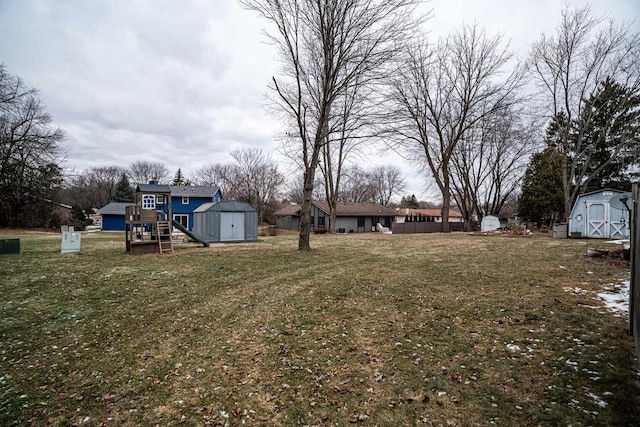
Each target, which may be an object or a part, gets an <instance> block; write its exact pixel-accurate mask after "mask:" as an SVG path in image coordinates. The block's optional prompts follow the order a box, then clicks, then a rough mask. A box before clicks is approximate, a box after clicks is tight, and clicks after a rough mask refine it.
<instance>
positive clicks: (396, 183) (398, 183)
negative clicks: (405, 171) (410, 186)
mask: <svg viewBox="0 0 640 427" xmlns="http://www.w3.org/2000/svg"><path fill="white" fill-rule="evenodd" d="M370 176H371V180H372V182H373V184H374V185H373V187H374V189H375V193H376V194H375V202H376V203H379V204H381V205H383V206H387V205H388V204H389V202H390V201H391V197H393V195H395V194H399V193H401V192H402V191H404V189H405V187H406V181H405V180H404V178H403V177H402V172H401V171H400V169H398V168H397V167H395V166H377V167H375V168H374V169H373V170H372V171H371V172H370Z"/></svg>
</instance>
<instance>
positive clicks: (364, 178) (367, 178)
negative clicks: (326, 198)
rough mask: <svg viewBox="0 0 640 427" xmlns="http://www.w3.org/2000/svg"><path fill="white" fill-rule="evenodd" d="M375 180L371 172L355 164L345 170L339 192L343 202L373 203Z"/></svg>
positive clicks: (375, 192)
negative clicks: (341, 187) (342, 184)
mask: <svg viewBox="0 0 640 427" xmlns="http://www.w3.org/2000/svg"><path fill="white" fill-rule="evenodd" d="M375 185H376V182H374V180H372V179H371V173H370V172H368V171H366V170H364V169H361V168H360V167H358V166H357V165H354V166H351V167H349V168H347V169H346V170H345V174H344V186H343V189H342V191H341V193H340V201H341V202H343V203H373V202H374V201H375V199H376V194H377V191H376V186H375Z"/></svg>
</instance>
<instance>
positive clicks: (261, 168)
mask: <svg viewBox="0 0 640 427" xmlns="http://www.w3.org/2000/svg"><path fill="white" fill-rule="evenodd" d="M231 157H232V158H233V159H234V160H235V163H234V164H219V163H216V164H213V165H206V166H203V167H202V168H200V169H198V171H196V179H195V181H196V183H198V184H200V185H204V184H207V185H218V186H219V187H220V191H221V192H222V194H223V196H224V198H225V199H237V200H242V201H245V202H247V203H249V204H251V205H252V206H253V207H254V208H256V210H257V211H258V217H259V220H260V221H264V220H265V219H266V217H267V214H268V211H269V210H273V208H275V200H276V195H277V194H278V192H279V191H280V189H281V188H282V186H283V185H284V183H285V177H284V175H282V174H281V173H280V172H279V171H278V167H277V165H276V164H275V162H274V161H273V160H272V159H271V157H270V156H268V155H265V154H264V153H263V152H262V150H261V149H259V148H241V149H237V150H233V151H232V152H231Z"/></svg>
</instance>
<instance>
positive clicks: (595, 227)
mask: <svg viewBox="0 0 640 427" xmlns="http://www.w3.org/2000/svg"><path fill="white" fill-rule="evenodd" d="M587 237H596V238H601V239H607V238H608V237H609V203H606V202H587Z"/></svg>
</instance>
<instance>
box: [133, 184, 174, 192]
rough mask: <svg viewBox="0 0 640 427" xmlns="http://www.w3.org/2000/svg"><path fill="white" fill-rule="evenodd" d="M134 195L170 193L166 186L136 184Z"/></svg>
mask: <svg viewBox="0 0 640 427" xmlns="http://www.w3.org/2000/svg"><path fill="white" fill-rule="evenodd" d="M136 193H154V194H161V193H171V189H170V188H169V186H168V185H163V184H138V185H137V186H136Z"/></svg>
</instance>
